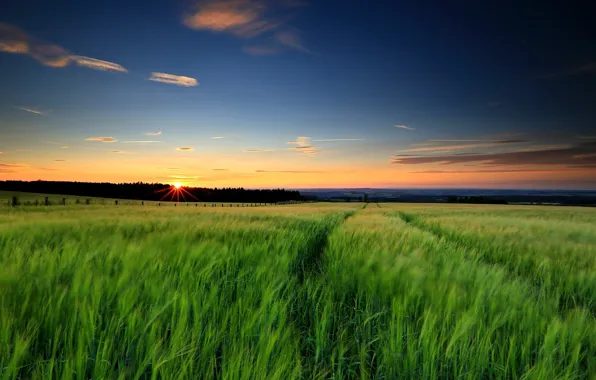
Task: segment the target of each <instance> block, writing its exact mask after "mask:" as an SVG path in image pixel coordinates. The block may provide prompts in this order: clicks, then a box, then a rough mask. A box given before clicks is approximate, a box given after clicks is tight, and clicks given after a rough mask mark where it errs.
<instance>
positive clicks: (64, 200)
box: [62, 198, 66, 206]
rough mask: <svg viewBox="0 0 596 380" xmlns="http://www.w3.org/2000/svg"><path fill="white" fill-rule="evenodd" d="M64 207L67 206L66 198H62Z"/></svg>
mask: <svg viewBox="0 0 596 380" xmlns="http://www.w3.org/2000/svg"><path fill="white" fill-rule="evenodd" d="M62 206H66V198H62Z"/></svg>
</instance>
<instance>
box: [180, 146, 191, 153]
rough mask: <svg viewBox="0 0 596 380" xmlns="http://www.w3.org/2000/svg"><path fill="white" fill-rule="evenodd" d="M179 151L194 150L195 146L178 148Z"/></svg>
mask: <svg viewBox="0 0 596 380" xmlns="http://www.w3.org/2000/svg"><path fill="white" fill-rule="evenodd" d="M176 150H177V151H179V152H190V151H192V150H193V148H190V147H187V148H176Z"/></svg>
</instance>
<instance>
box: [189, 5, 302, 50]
mask: <svg viewBox="0 0 596 380" xmlns="http://www.w3.org/2000/svg"><path fill="white" fill-rule="evenodd" d="M303 5H305V4H304V3H302V2H298V1H293V0H276V1H274V0H204V1H200V0H199V3H198V5H197V6H196V7H195V9H193V11H191V12H188V13H187V14H186V15H184V16H183V18H182V23H183V24H184V25H186V26H187V27H189V28H191V29H194V30H207V31H211V32H214V33H229V34H233V35H235V36H237V37H241V38H246V39H248V38H253V37H256V36H260V35H263V34H266V33H270V34H271V36H270V38H269V40H268V42H267V43H266V44H258V45H248V46H245V47H244V48H243V50H244V52H246V53H247V54H251V55H271V54H277V53H280V52H282V51H283V50H284V48H285V49H286V50H287V49H292V50H296V51H301V52H305V53H310V50H309V49H308V48H306V47H305V44H304V43H303V41H302V39H301V37H300V35H299V34H298V32H297V31H295V30H293V29H291V28H289V27H288V26H287V25H286V21H287V20H288V18H289V17H287V16H283V17H281V18H280V17H270V14H271V13H273V11H276V8H278V9H279V8H296V7H299V6H303ZM276 13H278V14H279V12H276Z"/></svg>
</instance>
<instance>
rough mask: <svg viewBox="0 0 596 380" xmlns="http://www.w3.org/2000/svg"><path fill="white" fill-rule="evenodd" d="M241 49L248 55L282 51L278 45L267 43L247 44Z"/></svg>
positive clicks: (272, 53)
mask: <svg viewBox="0 0 596 380" xmlns="http://www.w3.org/2000/svg"><path fill="white" fill-rule="evenodd" d="M242 50H244V52H245V53H246V54H250V55H275V54H279V53H281V52H282V50H281V49H279V48H278V47H275V46H268V45H249V46H244V47H243V48H242Z"/></svg>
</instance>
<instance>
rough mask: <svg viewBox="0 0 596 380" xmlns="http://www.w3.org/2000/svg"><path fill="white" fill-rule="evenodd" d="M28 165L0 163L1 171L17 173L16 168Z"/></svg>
mask: <svg viewBox="0 0 596 380" xmlns="http://www.w3.org/2000/svg"><path fill="white" fill-rule="evenodd" d="M27 166H28V165H24V164H3V163H0V173H16V172H17V170H15V169H22V168H26V167H27Z"/></svg>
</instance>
